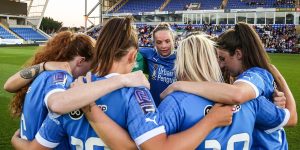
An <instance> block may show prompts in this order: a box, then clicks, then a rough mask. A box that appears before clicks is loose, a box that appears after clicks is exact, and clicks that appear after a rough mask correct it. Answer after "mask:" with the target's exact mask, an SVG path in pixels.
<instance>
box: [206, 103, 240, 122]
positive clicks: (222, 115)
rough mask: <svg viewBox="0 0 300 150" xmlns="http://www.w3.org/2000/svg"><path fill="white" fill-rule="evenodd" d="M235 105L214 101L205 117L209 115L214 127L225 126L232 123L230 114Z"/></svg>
mask: <svg viewBox="0 0 300 150" xmlns="http://www.w3.org/2000/svg"><path fill="white" fill-rule="evenodd" d="M234 110H235V107H234V106H233V105H224V104H219V103H216V104H215V105H214V106H213V107H212V108H211V109H210V110H209V112H208V114H207V115H206V116H205V117H210V118H211V120H212V122H213V124H214V125H215V126H216V127H221V126H227V125H230V124H231V123H232V115H233V111H234Z"/></svg>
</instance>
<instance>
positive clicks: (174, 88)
mask: <svg viewBox="0 0 300 150" xmlns="http://www.w3.org/2000/svg"><path fill="white" fill-rule="evenodd" d="M178 87H180V81H177V82H174V83H172V84H171V85H169V86H168V87H167V88H166V89H165V90H164V91H163V92H162V93H160V99H164V98H165V97H167V96H168V95H169V94H171V93H172V92H175V91H177V90H178Z"/></svg>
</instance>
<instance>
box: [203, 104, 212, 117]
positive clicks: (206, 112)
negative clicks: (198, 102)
mask: <svg viewBox="0 0 300 150" xmlns="http://www.w3.org/2000/svg"><path fill="white" fill-rule="evenodd" d="M211 108H212V105H206V106H205V108H204V116H205V115H207V114H208V112H209V110H210V109H211Z"/></svg>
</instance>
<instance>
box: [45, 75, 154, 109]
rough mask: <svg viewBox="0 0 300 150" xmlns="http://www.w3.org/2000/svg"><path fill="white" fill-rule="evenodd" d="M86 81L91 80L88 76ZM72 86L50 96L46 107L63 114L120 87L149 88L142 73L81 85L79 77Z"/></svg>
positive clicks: (81, 79)
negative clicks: (75, 84)
mask: <svg viewBox="0 0 300 150" xmlns="http://www.w3.org/2000/svg"><path fill="white" fill-rule="evenodd" d="M86 79H87V80H91V75H90V74H88V75H87V77H86ZM76 82H78V83H77V84H78V86H74V87H73V88H70V89H68V90H66V91H63V92H56V93H53V94H51V95H50V96H49V97H48V99H47V105H48V107H49V109H50V110H51V111H52V112H55V113H59V114H64V113H68V112H70V111H73V110H76V109H79V108H82V107H84V106H86V105H88V104H90V103H92V102H94V101H95V100H97V99H98V98H100V97H102V96H104V95H106V94H108V93H110V92H112V91H114V90H117V89H119V88H122V87H136V86H145V87H147V88H149V87H150V84H149V82H148V80H147V79H146V77H145V75H144V74H143V73H142V71H137V72H133V73H128V74H122V75H117V76H113V77H110V78H108V79H105V80H99V81H96V82H90V81H88V83H87V84H83V77H79V78H78V79H77V80H76Z"/></svg>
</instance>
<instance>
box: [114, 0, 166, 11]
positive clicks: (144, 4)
mask: <svg viewBox="0 0 300 150" xmlns="http://www.w3.org/2000/svg"><path fill="white" fill-rule="evenodd" d="M163 3H164V0H147V1H142V0H129V1H128V2H127V3H126V4H125V5H123V7H121V8H120V9H119V10H118V13H137V12H153V11H155V10H157V9H159V8H160V7H161V5H162V4H163Z"/></svg>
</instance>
